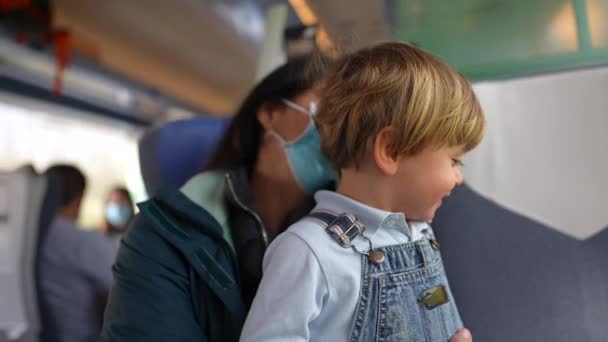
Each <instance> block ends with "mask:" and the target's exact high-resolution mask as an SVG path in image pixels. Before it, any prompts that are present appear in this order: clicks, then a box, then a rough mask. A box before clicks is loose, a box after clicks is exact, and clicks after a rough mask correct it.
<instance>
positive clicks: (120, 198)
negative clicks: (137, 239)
mask: <svg viewBox="0 0 608 342" xmlns="http://www.w3.org/2000/svg"><path fill="white" fill-rule="evenodd" d="M103 218H104V219H103V224H102V226H101V229H102V231H103V232H104V234H106V236H107V237H109V238H110V239H111V240H112V242H113V243H114V246H115V247H116V248H118V245H119V243H120V239H121V238H122V236H123V235H124V233H126V232H127V227H128V226H129V222H130V221H131V219H132V218H133V200H132V199H131V195H130V194H129V191H128V190H127V189H126V188H124V187H120V186H117V187H115V188H113V189H112V190H111V191H110V193H109V194H108V197H107V198H106V203H105V206H104V210H103Z"/></svg>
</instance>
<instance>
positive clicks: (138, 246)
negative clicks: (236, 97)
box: [102, 59, 337, 341]
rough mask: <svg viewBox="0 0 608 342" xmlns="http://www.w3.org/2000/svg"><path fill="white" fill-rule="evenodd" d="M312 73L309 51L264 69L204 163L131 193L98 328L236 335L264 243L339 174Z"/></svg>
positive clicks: (177, 337) (156, 336)
mask: <svg viewBox="0 0 608 342" xmlns="http://www.w3.org/2000/svg"><path fill="white" fill-rule="evenodd" d="M320 78H321V71H319V70H312V69H311V68H309V67H308V63H307V60H306V59H296V60H292V61H290V62H288V63H287V64H285V65H283V66H282V67H280V68H279V69H277V70H275V71H274V72H272V73H271V74H270V75H268V76H267V77H266V78H265V79H264V80H262V81H261V82H260V83H259V84H258V85H257V86H256V87H255V88H254V89H253V91H252V92H251V93H250V94H249V96H248V97H247V98H246V99H245V101H244V102H243V103H242V105H241V108H240V110H239V111H238V113H237V115H236V116H235V117H234V119H233V121H232V123H231V126H230V127H229V128H228V130H227V132H226V133H225V136H224V138H223V141H222V142H221V143H220V145H219V148H218V149H217V151H216V154H215V156H214V157H213V158H212V160H211V162H210V164H209V165H208V167H207V169H206V171H204V172H202V173H200V174H198V175H197V176H195V177H193V178H192V179H191V180H190V181H189V182H187V183H186V185H184V186H183V187H182V188H181V189H180V190H179V191H177V190H164V191H161V192H160V193H159V194H157V195H156V196H155V197H154V198H153V199H151V200H149V201H147V202H145V203H142V204H140V205H139V207H140V214H139V215H137V216H136V217H135V219H134V220H133V223H132V224H131V226H130V228H129V231H128V233H127V235H126V236H125V237H124V238H123V240H122V244H121V247H120V250H119V253H118V258H117V261H116V264H115V266H114V279H115V282H114V285H113V287H112V291H111V296H110V301H109V304H108V307H107V309H106V313H105V319H104V328H103V332H102V340H104V341H237V340H238V337H239V334H240V330H241V328H242V324H243V321H244V318H245V314H246V311H247V309H248V308H249V305H250V304H251V301H252V300H253V297H254V295H255V292H256V289H257V286H258V284H259V281H260V279H261V276H262V259H263V255H264V252H265V250H266V247H267V246H268V244H269V243H270V241H271V240H272V239H273V238H274V237H275V236H276V235H277V234H279V233H280V232H282V231H283V230H284V229H286V228H287V226H288V225H289V224H290V223H292V222H294V221H295V220H297V219H299V218H301V217H302V216H304V215H305V214H307V213H308V211H309V210H310V209H311V208H312V207H313V205H314V202H313V199H312V193H313V192H314V191H316V190H319V189H321V188H323V187H331V186H333V184H334V183H335V182H336V180H337V175H336V173H335V171H334V170H333V169H332V168H331V167H330V166H329V163H328V162H327V160H326V159H325V158H324V157H323V156H322V154H321V152H320V147H319V138H318V134H317V131H316V128H315V126H314V124H313V120H312V116H313V115H314V112H315V108H316V101H317V97H316V95H315V92H314V85H315V84H316V83H317V82H318V81H319V80H320ZM295 257H297V256H295Z"/></svg>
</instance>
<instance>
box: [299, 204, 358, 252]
mask: <svg viewBox="0 0 608 342" xmlns="http://www.w3.org/2000/svg"><path fill="white" fill-rule="evenodd" d="M307 217H309V218H312V219H314V220H315V221H317V222H318V223H319V224H320V225H321V226H322V227H323V228H324V229H325V231H326V232H327V233H328V234H329V235H331V237H332V238H334V240H336V242H338V244H340V246H342V247H344V248H348V247H351V246H352V241H353V240H354V239H355V238H356V237H357V236H359V235H362V233H363V232H364V231H365V226H364V225H363V224H362V223H361V222H360V221H359V220H358V219H357V218H356V217H355V216H354V215H352V214H349V213H343V214H340V215H335V214H332V213H329V212H326V211H313V212H311V213H310V214H308V216H307Z"/></svg>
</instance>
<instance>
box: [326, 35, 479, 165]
mask: <svg viewBox="0 0 608 342" xmlns="http://www.w3.org/2000/svg"><path fill="white" fill-rule="evenodd" d="M320 94H321V101H320V105H319V112H318V114H317V115H316V117H315V122H316V125H317V128H318V129H319V134H320V136H321V148H322V150H323V152H324V153H325V154H326V155H327V157H328V158H329V160H331V161H332V162H333V163H334V165H335V166H336V167H337V168H338V169H342V168H345V167H349V166H352V165H353V164H354V166H355V167H356V166H357V165H358V164H359V162H360V161H361V160H362V158H363V157H364V155H365V153H366V151H368V150H369V147H370V146H372V145H373V140H374V139H375V137H376V135H377V134H378V133H379V132H380V130H382V129H383V128H385V127H392V128H394V129H395V130H396V131H397V132H398V133H399V134H398V136H397V139H396V141H395V144H394V146H392V148H393V149H394V151H393V152H394V153H395V154H406V155H412V154H415V153H417V152H419V151H421V150H423V149H424V148H426V147H429V146H436V147H442V146H457V145H464V148H465V151H469V150H471V149H472V148H474V147H475V146H477V145H478V144H479V143H480V142H481V140H482V138H483V134H484V127H485V121H484V117H483V112H482V109H481V106H480V104H479V101H478V99H477V97H476V96H475V93H474V92H473V89H472V88H471V85H470V83H469V82H468V81H467V80H466V79H465V78H464V77H463V76H462V75H461V74H460V73H458V72H457V71H456V70H454V69H453V68H451V67H450V66H448V65H447V64H445V63H443V62H442V61H440V60H439V59H438V58H436V57H434V56H433V55H431V54H430V53H428V52H426V51H423V50H421V49H419V48H416V47H414V46H412V45H409V44H406V43H402V42H386V43H381V44H379V45H376V46H373V47H370V48H366V49H363V50H360V51H357V52H354V53H352V54H349V55H346V56H344V57H342V58H341V59H339V60H337V61H336V62H335V64H334V65H333V67H331V68H330V70H329V72H328V74H327V75H326V79H325V81H324V83H323V88H322V91H321V92H320Z"/></svg>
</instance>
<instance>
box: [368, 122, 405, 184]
mask: <svg viewBox="0 0 608 342" xmlns="http://www.w3.org/2000/svg"><path fill="white" fill-rule="evenodd" d="M396 140H397V132H396V131H395V129H393V128H392V127H384V128H383V129H381V130H380V132H378V134H377V135H376V139H375V140H374V147H373V155H374V161H375V162H376V166H377V167H378V169H380V171H381V172H382V173H384V174H385V175H387V176H393V175H395V174H396V173H397V171H398V169H399V163H398V154H397V153H396V151H395V145H396Z"/></svg>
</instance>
